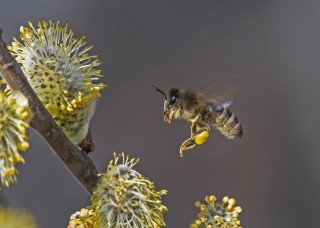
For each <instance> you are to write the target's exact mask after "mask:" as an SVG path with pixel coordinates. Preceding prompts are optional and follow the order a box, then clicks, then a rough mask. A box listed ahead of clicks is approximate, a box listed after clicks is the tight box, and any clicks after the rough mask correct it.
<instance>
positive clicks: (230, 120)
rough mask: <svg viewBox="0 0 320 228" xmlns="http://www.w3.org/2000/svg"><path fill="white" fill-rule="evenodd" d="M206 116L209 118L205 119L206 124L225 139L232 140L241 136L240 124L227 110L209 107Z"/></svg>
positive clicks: (220, 107)
mask: <svg viewBox="0 0 320 228" xmlns="http://www.w3.org/2000/svg"><path fill="white" fill-rule="evenodd" d="M206 116H207V118H209V119H207V120H208V122H209V123H210V124H211V125H212V126H213V127H214V128H216V129H217V130H218V131H220V132H221V134H223V135H224V136H225V137H227V138H229V139H233V138H235V137H239V138H240V137H241V136H242V134H243V132H242V126H241V123H240V122H239V121H238V119H237V117H236V116H235V114H234V113H232V112H231V111H230V110H229V109H228V108H226V107H222V106H218V107H217V106H216V107H210V109H209V110H208V112H207V115H206Z"/></svg>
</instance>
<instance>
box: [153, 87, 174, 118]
mask: <svg viewBox="0 0 320 228" xmlns="http://www.w3.org/2000/svg"><path fill="white" fill-rule="evenodd" d="M153 87H154V88H155V89H156V90H157V91H158V92H159V93H161V94H163V95H164V98H165V100H164V111H163V117H164V121H165V122H168V123H170V122H171V120H172V118H173V117H174V116H175V114H176V112H177V111H178V110H179V104H180V102H179V101H180V99H179V98H180V89H179V88H177V87H173V88H171V89H169V91H168V92H167V93H165V92H163V91H162V90H161V89H159V88H158V87H156V86H154V85H153Z"/></svg>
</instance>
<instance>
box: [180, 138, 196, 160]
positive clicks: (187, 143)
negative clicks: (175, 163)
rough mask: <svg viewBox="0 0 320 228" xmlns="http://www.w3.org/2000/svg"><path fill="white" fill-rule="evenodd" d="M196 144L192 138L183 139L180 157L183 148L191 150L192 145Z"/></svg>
mask: <svg viewBox="0 0 320 228" xmlns="http://www.w3.org/2000/svg"><path fill="white" fill-rule="evenodd" d="M195 146H196V143H195V141H194V139H193V137H192V138H188V139H187V140H185V141H184V142H183V143H182V145H181V146H180V157H183V151H185V150H191V149H192V148H193V147H195Z"/></svg>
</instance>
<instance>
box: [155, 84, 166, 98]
mask: <svg viewBox="0 0 320 228" xmlns="http://www.w3.org/2000/svg"><path fill="white" fill-rule="evenodd" d="M152 86H153V87H154V88H155V89H156V90H157V91H158V92H159V93H161V94H163V95H164V98H165V99H166V100H168V99H167V95H166V93H165V92H163V90H161V89H160V88H158V87H156V86H155V85H152Z"/></svg>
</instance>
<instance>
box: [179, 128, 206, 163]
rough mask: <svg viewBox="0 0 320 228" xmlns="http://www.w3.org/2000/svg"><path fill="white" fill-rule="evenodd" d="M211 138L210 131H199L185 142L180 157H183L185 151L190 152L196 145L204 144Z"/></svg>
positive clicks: (204, 129) (203, 129)
mask: <svg viewBox="0 0 320 228" xmlns="http://www.w3.org/2000/svg"><path fill="white" fill-rule="evenodd" d="M208 137H209V129H207V128H206V127H203V128H202V129H201V130H200V131H198V132H197V133H196V134H195V135H193V136H192V137H191V138H189V139H187V140H185V141H184V142H183V143H182V145H181V147H180V157H183V151H185V150H190V149H192V148H193V147H195V146H196V145H202V144H204V143H205V142H206V141H207V139H208Z"/></svg>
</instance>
